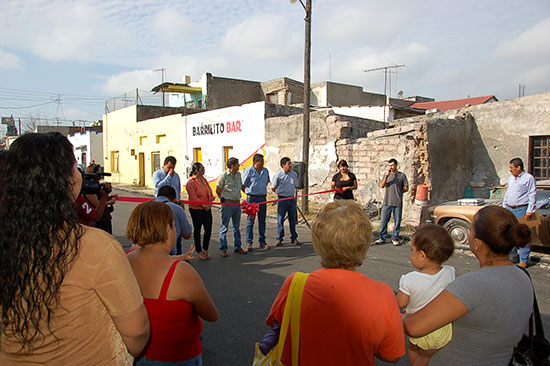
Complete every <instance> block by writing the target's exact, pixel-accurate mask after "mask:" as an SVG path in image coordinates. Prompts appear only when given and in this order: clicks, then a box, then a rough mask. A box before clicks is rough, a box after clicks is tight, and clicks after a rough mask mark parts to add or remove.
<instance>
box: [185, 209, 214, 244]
mask: <svg viewBox="0 0 550 366" xmlns="http://www.w3.org/2000/svg"><path fill="white" fill-rule="evenodd" d="M189 213H190V214H191V220H192V221H193V238H194V239H195V250H196V251H197V253H200V252H202V250H203V249H204V250H208V246H209V245H210V236H212V211H210V210H208V211H206V210H196V209H194V208H190V209H189ZM202 226H204V238H203V240H202V246H201V227H202Z"/></svg>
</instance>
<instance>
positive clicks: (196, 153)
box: [193, 147, 202, 163]
mask: <svg viewBox="0 0 550 366" xmlns="http://www.w3.org/2000/svg"><path fill="white" fill-rule="evenodd" d="M193 161H194V162H195V163H196V162H199V161H202V150H201V148H200V147H195V148H193Z"/></svg>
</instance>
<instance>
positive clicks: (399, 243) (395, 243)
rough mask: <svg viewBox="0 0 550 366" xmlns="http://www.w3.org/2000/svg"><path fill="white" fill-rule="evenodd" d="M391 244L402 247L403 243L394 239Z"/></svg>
mask: <svg viewBox="0 0 550 366" xmlns="http://www.w3.org/2000/svg"><path fill="white" fill-rule="evenodd" d="M391 243H392V244H393V245H394V246H398V245H401V241H399V240H395V239H392V241H391Z"/></svg>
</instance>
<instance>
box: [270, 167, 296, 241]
mask: <svg viewBox="0 0 550 366" xmlns="http://www.w3.org/2000/svg"><path fill="white" fill-rule="evenodd" d="M296 184H298V174H297V173H296V172H295V171H293V170H292V162H291V161H290V158H287V157H284V158H282V159H281V170H279V171H278V172H277V173H275V175H274V176H273V182H271V186H272V188H271V189H272V190H273V192H276V193H277V196H278V198H279V199H285V198H290V197H294V194H295V193H296ZM287 214H288V227H289V229H290V242H291V243H292V244H296V245H300V244H302V243H300V241H299V240H298V234H297V233H296V198H292V199H286V200H284V201H279V202H277V242H276V243H275V246H276V247H278V246H281V245H283V238H284V236H285V225H284V224H285V216H286V215H287Z"/></svg>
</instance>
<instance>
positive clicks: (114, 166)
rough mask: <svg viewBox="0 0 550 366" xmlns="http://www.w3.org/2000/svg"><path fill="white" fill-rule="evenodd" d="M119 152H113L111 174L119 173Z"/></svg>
mask: <svg viewBox="0 0 550 366" xmlns="http://www.w3.org/2000/svg"><path fill="white" fill-rule="evenodd" d="M119 158H120V157H119V152H118V151H111V172H112V173H118V172H119V170H118V169H119V165H118V161H119Z"/></svg>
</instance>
